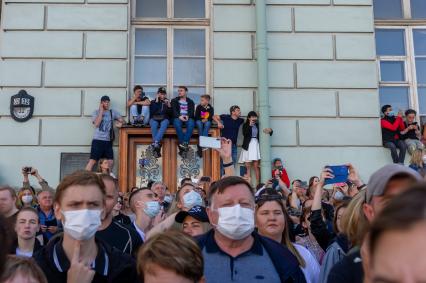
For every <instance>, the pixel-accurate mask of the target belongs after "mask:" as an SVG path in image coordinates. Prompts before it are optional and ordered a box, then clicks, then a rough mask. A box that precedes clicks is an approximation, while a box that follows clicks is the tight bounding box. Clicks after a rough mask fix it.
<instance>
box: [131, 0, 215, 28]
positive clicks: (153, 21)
mask: <svg viewBox="0 0 426 283" xmlns="http://www.w3.org/2000/svg"><path fill="white" fill-rule="evenodd" d="M137 1H138V0H131V24H132V25H185V26H188V25H196V26H200V25H204V26H210V17H211V11H212V9H211V6H212V0H204V1H205V5H204V8H205V17H204V18H173V17H172V15H173V13H174V0H166V1H167V18H149V17H136V2H137Z"/></svg>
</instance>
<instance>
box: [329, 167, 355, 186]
mask: <svg viewBox="0 0 426 283" xmlns="http://www.w3.org/2000/svg"><path fill="white" fill-rule="evenodd" d="M326 168H329V169H331V171H333V172H332V173H333V175H334V178H333V179H325V182H324V184H325V185H330V184H336V183H344V182H346V181H347V180H348V176H349V169H348V166H345V165H335V166H326Z"/></svg>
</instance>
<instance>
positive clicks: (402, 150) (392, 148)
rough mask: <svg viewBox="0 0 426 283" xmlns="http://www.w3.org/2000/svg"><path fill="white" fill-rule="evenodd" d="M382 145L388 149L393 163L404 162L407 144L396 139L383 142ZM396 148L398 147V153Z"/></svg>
mask: <svg viewBox="0 0 426 283" xmlns="http://www.w3.org/2000/svg"><path fill="white" fill-rule="evenodd" d="M384 147H386V148H389V149H390V151H391V156H392V160H393V163H400V164H404V159H405V152H406V151H407V146H406V144H405V142H404V141H402V140H397V141H394V142H385V143H384ZM397 148H398V149H399V155H398V151H397Z"/></svg>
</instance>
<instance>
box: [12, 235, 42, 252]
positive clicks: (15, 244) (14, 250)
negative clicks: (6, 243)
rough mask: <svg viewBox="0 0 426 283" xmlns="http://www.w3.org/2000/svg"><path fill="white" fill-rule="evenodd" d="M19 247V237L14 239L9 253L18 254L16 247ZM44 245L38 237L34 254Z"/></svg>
mask: <svg viewBox="0 0 426 283" xmlns="http://www.w3.org/2000/svg"><path fill="white" fill-rule="evenodd" d="M17 247H18V239H17V238H15V239H13V240H12V245H11V247H10V251H9V253H10V254H12V255H14V254H16V248H17ZM42 248H43V246H42V245H41V244H40V241H39V240H38V239H37V238H36V239H35V241H34V248H33V254H35V253H37V252H38V251H39V250H41V249H42Z"/></svg>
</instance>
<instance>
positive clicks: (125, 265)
mask: <svg viewBox="0 0 426 283" xmlns="http://www.w3.org/2000/svg"><path fill="white" fill-rule="evenodd" d="M104 209H105V185H104V183H103V182H102V180H101V179H100V178H99V176H97V175H96V174H94V173H92V172H87V171H77V172H75V173H73V174H71V175H68V176H66V177H65V178H64V179H63V180H62V182H61V183H60V184H59V186H58V187H57V189H56V196H55V204H54V211H55V215H56V218H57V219H58V220H60V221H61V222H62V223H63V226H64V234H63V235H61V236H58V237H55V238H52V239H51V240H50V242H49V243H48V245H47V246H45V247H44V248H43V249H42V250H40V251H39V252H37V253H36V254H35V255H34V258H35V260H36V262H37V264H38V265H39V266H40V268H41V269H42V270H43V272H44V274H45V275H46V277H47V280H48V282H49V283H62V282H64V283H65V282H67V283H86V282H87V283H88V282H94V283H97V282H114V283H115V282H117V283H119V282H138V279H137V274H136V269H135V261H134V260H133V258H132V257H131V256H129V255H126V254H123V253H122V252H121V251H118V250H116V249H113V248H111V247H110V246H109V245H107V244H104V243H103V242H101V241H98V240H96V239H95V233H96V231H97V230H98V228H99V227H100V225H101V216H102V214H104Z"/></svg>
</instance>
